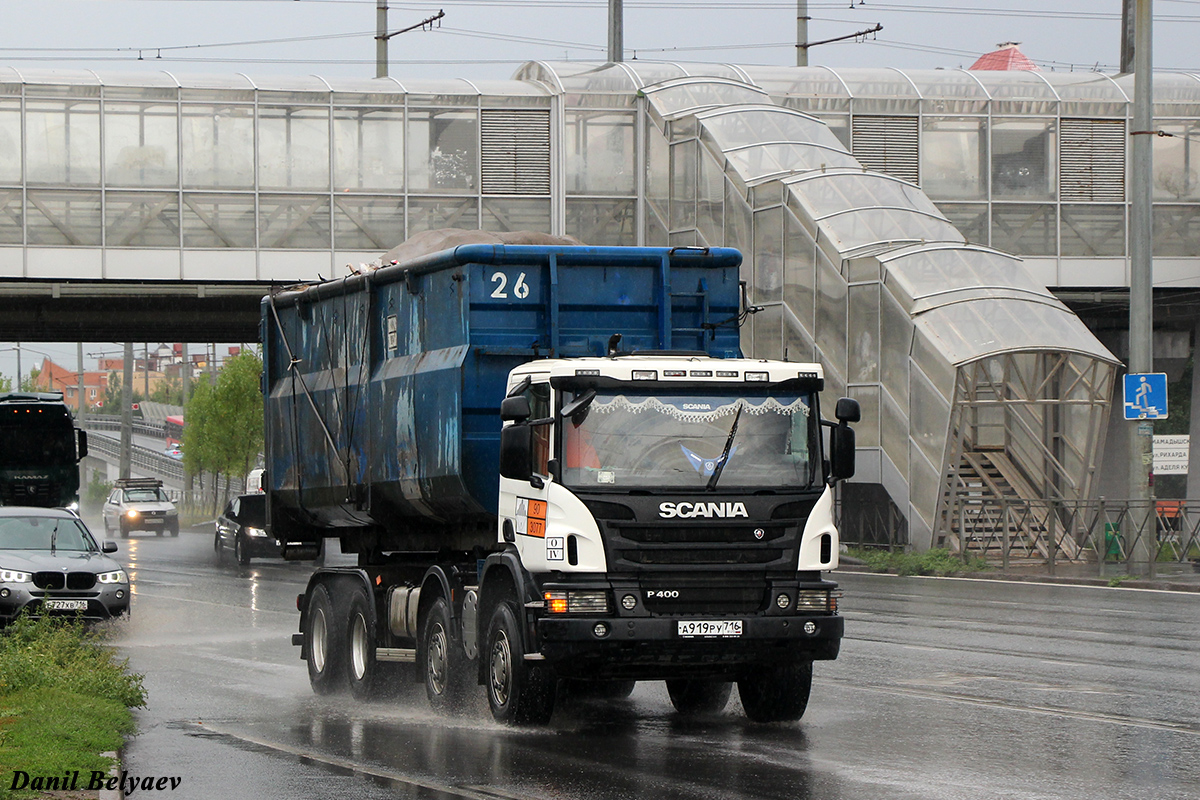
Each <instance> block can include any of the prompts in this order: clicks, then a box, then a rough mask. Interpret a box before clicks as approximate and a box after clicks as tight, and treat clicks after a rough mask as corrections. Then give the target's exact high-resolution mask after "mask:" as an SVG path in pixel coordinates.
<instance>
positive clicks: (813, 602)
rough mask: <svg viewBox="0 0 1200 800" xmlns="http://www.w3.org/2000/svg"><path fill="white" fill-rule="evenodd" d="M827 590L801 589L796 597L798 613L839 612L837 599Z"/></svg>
mask: <svg viewBox="0 0 1200 800" xmlns="http://www.w3.org/2000/svg"><path fill="white" fill-rule="evenodd" d="M833 594H834V593H833V592H830V591H828V590H826V589H801V590H800V593H799V595H798V596H797V597H796V610H797V611H837V599H836V598H835V597H833Z"/></svg>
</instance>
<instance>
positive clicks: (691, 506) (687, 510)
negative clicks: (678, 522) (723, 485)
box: [658, 502, 750, 519]
mask: <svg viewBox="0 0 1200 800" xmlns="http://www.w3.org/2000/svg"><path fill="white" fill-rule="evenodd" d="M658 515H659V516H660V517H662V518H663V519H674V518H679V519H692V518H694V517H704V518H705V519H712V518H714V517H717V518H722V519H728V518H731V517H749V516H750V515H749V514H747V513H746V504H745V503H730V502H722V503H686V502H685V503H659V504H658Z"/></svg>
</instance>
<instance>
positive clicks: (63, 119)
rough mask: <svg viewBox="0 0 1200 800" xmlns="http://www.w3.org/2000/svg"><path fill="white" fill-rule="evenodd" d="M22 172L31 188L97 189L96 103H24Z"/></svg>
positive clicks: (74, 101)
mask: <svg viewBox="0 0 1200 800" xmlns="http://www.w3.org/2000/svg"><path fill="white" fill-rule="evenodd" d="M25 169H26V180H27V181H28V182H29V183H30V184H31V185H45V184H71V185H72V186H99V185H100V103H99V102H98V101H94V100H70V99H67V100H58V101H51V100H27V101H26V103H25Z"/></svg>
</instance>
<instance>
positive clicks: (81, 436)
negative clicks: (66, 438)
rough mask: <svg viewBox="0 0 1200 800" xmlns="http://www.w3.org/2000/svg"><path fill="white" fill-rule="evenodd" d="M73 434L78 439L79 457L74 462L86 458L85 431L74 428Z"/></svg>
mask: <svg viewBox="0 0 1200 800" xmlns="http://www.w3.org/2000/svg"><path fill="white" fill-rule="evenodd" d="M75 434H76V436H77V437H78V439H79V456H78V458H77V459H76V460H80V459H84V458H87V454H88V448H87V431H85V430H83V429H82V428H76V429H75Z"/></svg>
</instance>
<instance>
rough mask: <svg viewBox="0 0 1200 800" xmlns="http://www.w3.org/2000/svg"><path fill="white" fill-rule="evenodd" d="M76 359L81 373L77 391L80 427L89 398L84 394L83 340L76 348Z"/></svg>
mask: <svg viewBox="0 0 1200 800" xmlns="http://www.w3.org/2000/svg"><path fill="white" fill-rule="evenodd" d="M75 360H76V361H77V362H79V375H78V376H76V377H77V378H78V380H77V381H76V383H77V388H76V391H77V392H78V393H79V412H78V413H77V414H76V415H75V418H76V419H77V420H79V427H81V428H82V427H83V416H84V414H86V413H87V398H86V397H84V396H83V392H84V380H83V342H77V343H76V348H75Z"/></svg>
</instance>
